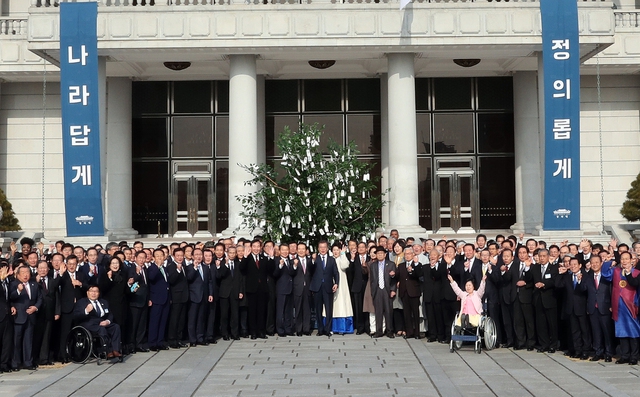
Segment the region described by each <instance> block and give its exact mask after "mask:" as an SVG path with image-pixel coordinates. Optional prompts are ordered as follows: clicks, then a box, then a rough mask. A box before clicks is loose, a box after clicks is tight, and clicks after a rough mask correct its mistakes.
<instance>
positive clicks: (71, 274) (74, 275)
mask: <svg viewBox="0 0 640 397" xmlns="http://www.w3.org/2000/svg"><path fill="white" fill-rule="evenodd" d="M69 276H71V280H75V279H76V273H75V272H73V273H69Z"/></svg>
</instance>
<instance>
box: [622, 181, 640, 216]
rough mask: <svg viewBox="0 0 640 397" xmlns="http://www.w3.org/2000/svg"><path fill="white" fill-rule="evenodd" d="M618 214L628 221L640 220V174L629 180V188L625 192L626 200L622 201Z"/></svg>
mask: <svg viewBox="0 0 640 397" xmlns="http://www.w3.org/2000/svg"><path fill="white" fill-rule="evenodd" d="M620 214H622V216H624V217H625V219H626V220H628V221H630V222H633V221H637V220H640V174H638V176H637V177H636V180H635V181H633V182H631V189H629V191H628V192H627V200H626V201H625V202H624V203H622V209H620Z"/></svg>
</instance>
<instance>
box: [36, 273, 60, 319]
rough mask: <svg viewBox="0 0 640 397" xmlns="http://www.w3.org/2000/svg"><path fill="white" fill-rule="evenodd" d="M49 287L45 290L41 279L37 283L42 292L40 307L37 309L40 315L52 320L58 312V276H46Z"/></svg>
mask: <svg viewBox="0 0 640 397" xmlns="http://www.w3.org/2000/svg"><path fill="white" fill-rule="evenodd" d="M47 281H48V283H49V287H48V288H47V290H46V291H45V289H44V287H43V286H42V280H41V282H40V283H38V286H39V287H40V293H41V294H42V308H41V309H40V310H39V311H40V312H42V313H41V315H42V316H44V318H45V319H47V320H54V318H55V316H56V314H60V299H59V294H60V291H59V289H58V285H59V284H60V277H58V278H56V279H55V280H54V279H53V278H51V277H49V276H47Z"/></svg>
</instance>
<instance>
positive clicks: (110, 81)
mask: <svg viewBox="0 0 640 397" xmlns="http://www.w3.org/2000/svg"><path fill="white" fill-rule="evenodd" d="M131 95H132V94H131V80H129V79H128V78H123V77H110V78H107V109H106V110H107V111H106V113H107V114H106V116H107V117H106V130H105V131H103V132H102V134H104V135H105V136H106V139H107V142H106V151H107V160H106V169H105V170H106V172H105V175H104V177H105V182H106V183H105V185H106V189H105V191H104V197H105V199H104V204H105V209H104V213H105V228H106V229H107V235H108V236H109V239H111V240H124V239H130V238H135V237H136V235H137V234H138V232H137V231H135V230H134V229H133V228H132V218H133V217H132V183H133V179H132V165H131V118H132V115H131Z"/></svg>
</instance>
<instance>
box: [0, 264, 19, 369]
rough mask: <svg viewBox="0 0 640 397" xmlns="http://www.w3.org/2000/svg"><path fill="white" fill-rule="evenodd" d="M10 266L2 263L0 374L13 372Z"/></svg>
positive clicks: (12, 311)
mask: <svg viewBox="0 0 640 397" xmlns="http://www.w3.org/2000/svg"><path fill="white" fill-rule="evenodd" d="M9 270H10V269H9V264H8V263H7V262H5V261H2V262H0V373H2V372H10V371H11V358H12V357H11V356H12V352H13V315H14V314H15V309H13V308H12V307H11V301H10V299H9V284H10V281H11V277H10V276H9Z"/></svg>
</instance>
